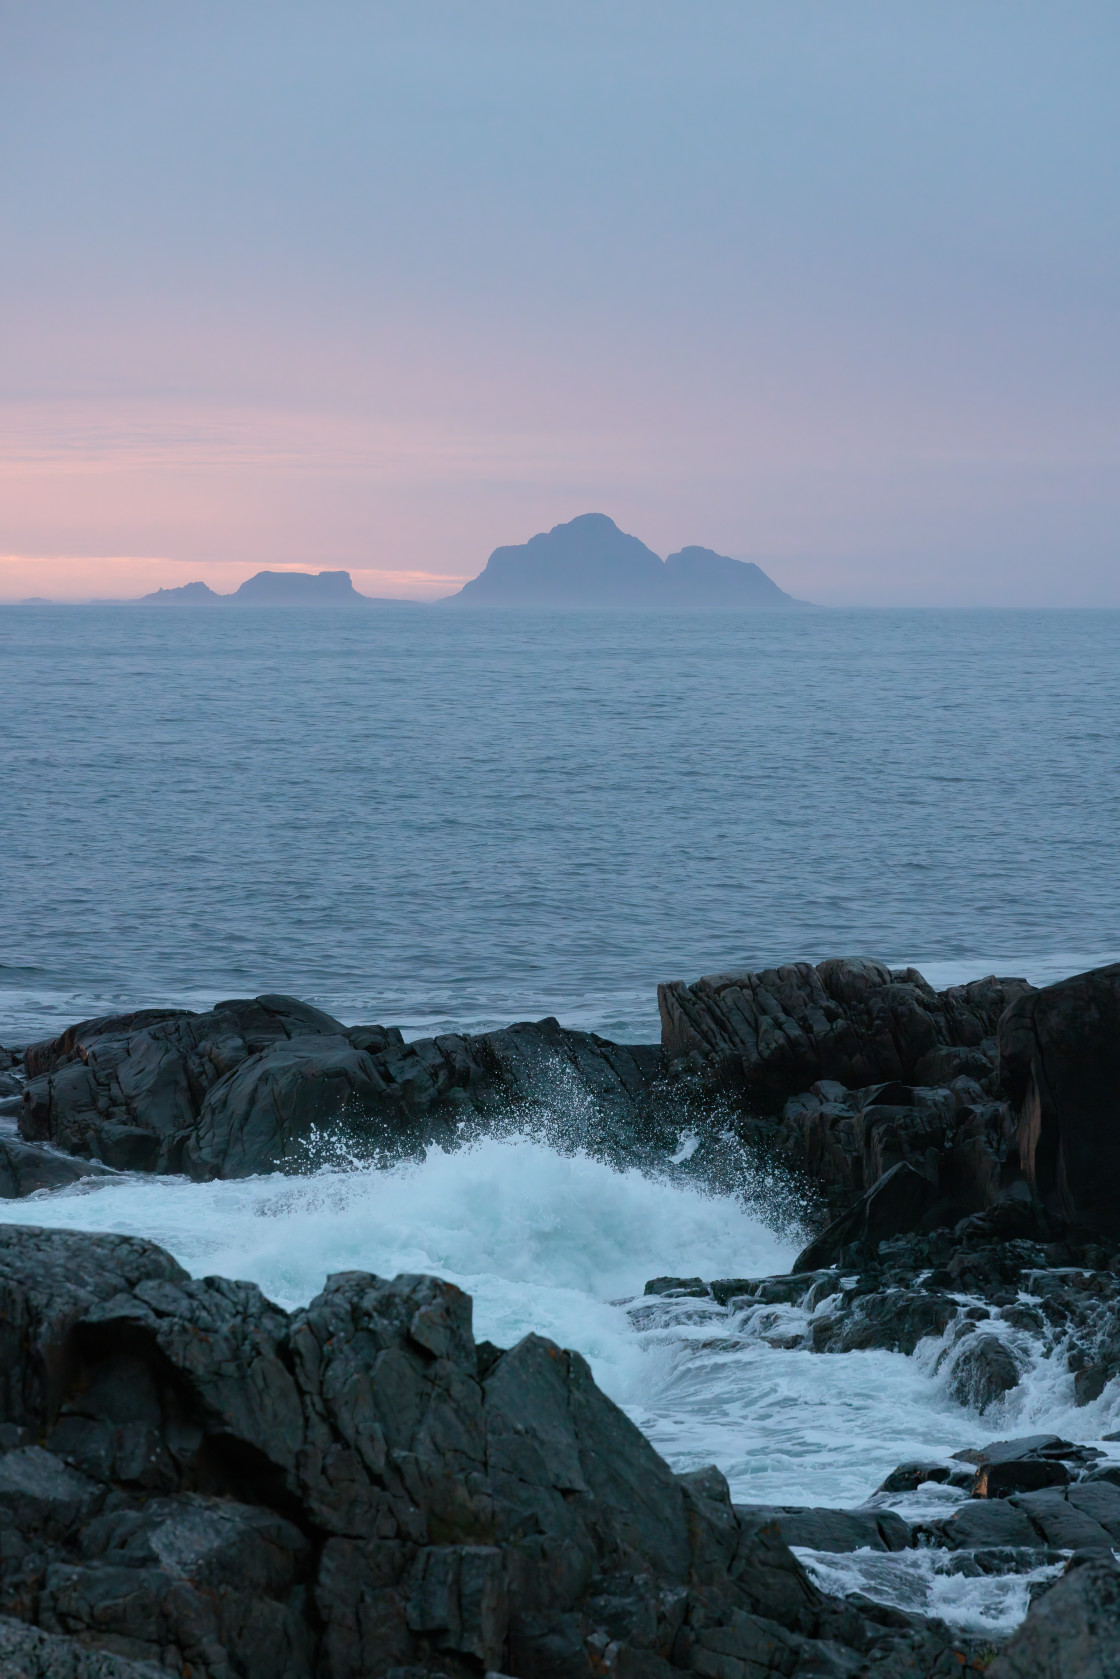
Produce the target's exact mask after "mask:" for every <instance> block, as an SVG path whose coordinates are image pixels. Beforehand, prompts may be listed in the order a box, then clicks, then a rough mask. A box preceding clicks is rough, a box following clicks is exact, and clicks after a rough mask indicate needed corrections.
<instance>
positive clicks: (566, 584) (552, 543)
mask: <svg viewBox="0 0 1120 1679" xmlns="http://www.w3.org/2000/svg"><path fill="white" fill-rule="evenodd" d="M439 604H440V605H443V606H447V605H459V606H546V607H566V608H579V607H611V606H613V607H620V606H622V607H642V608H646V609H650V608H652V609H655V610H661V611H676V612H688V611H708V610H712V609H721V608H722V609H724V610H743V609H749V610H751V611H757V610H760V609H762V610H775V609H778V610H786V609H788V608H799V607H805V606H807V605H808V604H809V603H808V602H807V601H800V600H795V599H794V597H793V596H792V595H787V594H786V592H785V590H784V589H779V587H778V585H777V584H776V583H775V582H774V580H773V579H772V578H770V577H767V575H766V573H765V572H764V571H763V570H762V568H761V567H760V566H757V565H754V564H753V563H752V562H751V561H749V560H733V559H731V558H730V557H729V556H728V555H727V554H717V553H715V552H714V551H713V550H712V549H711V548H696V547H691V548H681V549H680V550H679V551H678V552H677V553H676V554H670V555H669V557H668V559H666V560H662V559H660V558H659V557H658V555H657V554H655V553H654V552H653V550H652V548H647V547H646V545H645V543H644V542H640V541H639V540H638V538H637V537H636V536H628V535H627V534H626V532H625V531H621V530H619V528H618V526H617V525H616V524H615V522H614V520H613V519H609V518H608V517H607V515H606V514H605V513H583V514H581V515H580V516H579V517H578V518H576V519H570V520H569V521H568V523H567V524H566V525H554V526H553V528H552V529H551V530H550V531H547V532H542V533H541V534H540V535H538V536H534V537H530V539H529V541H528V542H523V543H521V544H520V546H518V547H509V548H495V550H494V552H493V553H492V554H491V556H490V558H489V560H488V561H487V563H486V565H485V567H484V569H483V570H482V571H481V572H480V573H479V575H478V576H477V577H474V578H472V579H471V581H470V582H469V583H467V584H465V585H464V586H463V588H461V589H460V590H459V591H458V593H457V594H454V595H448V596H446V597H445V598H444V600H443V601H441V602H440V603H439Z"/></svg>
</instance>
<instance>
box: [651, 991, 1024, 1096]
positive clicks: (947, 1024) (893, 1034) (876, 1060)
mask: <svg viewBox="0 0 1120 1679" xmlns="http://www.w3.org/2000/svg"><path fill="white" fill-rule="evenodd" d="M1029 990H1030V987H1029V986H1028V985H1027V982H1026V981H1025V980H1020V979H996V978H994V977H992V978H988V979H982V980H976V981H974V982H973V983H972V984H970V985H958V986H951V987H950V988H949V989H948V990H945V991H935V990H934V989H933V987H932V986H931V985H929V984H928V983H927V981H926V980H925V979H923V978H922V976H921V974H920V973H919V972H918V970H917V969H916V968H904V969H897V970H892V969H890V968H887V967H885V966H884V964H883V963H881V962H872V961H867V960H841V959H837V960H831V961H827V962H820V963H818V964H817V965H816V966H815V967H814V966H813V965H812V964H811V963H809V962H795V963H790V964H788V965H787V966H785V967H781V968H766V969H763V970H761V971H759V972H755V973H727V974H711V975H708V976H707V977H705V978H703V979H699V980H697V981H696V983H695V984H693V985H685V984H683V983H681V982H674V983H672V984H669V985H660V986H658V989H657V999H658V1006H659V1008H660V1011H661V1042H662V1045H663V1046H664V1048H665V1051H666V1053H667V1054H668V1055H669V1056H670V1057H672V1058H673V1059H674V1060H677V1061H680V1060H687V1061H688V1062H689V1063H690V1064H691V1065H692V1066H693V1067H694V1068H695V1069H696V1070H697V1071H702V1072H704V1073H706V1074H707V1075H708V1076H709V1078H711V1079H713V1080H715V1081H718V1082H719V1083H720V1084H721V1085H724V1086H726V1087H728V1088H738V1089H740V1090H742V1091H743V1092H745V1093H747V1094H748V1095H750V1096H751V1097H752V1098H754V1099H755V1100H756V1101H757V1102H758V1103H759V1104H760V1105H762V1106H763V1107H765V1106H767V1105H769V1106H770V1107H772V1108H773V1107H779V1106H780V1105H781V1103H782V1102H784V1101H785V1100H786V1099H787V1098H788V1097H790V1096H793V1095H796V1094H797V1093H798V1092H799V1091H805V1090H809V1089H810V1088H811V1087H812V1086H813V1085H814V1084H816V1083H817V1082H818V1081H819V1080H821V1079H828V1080H834V1081H836V1082H837V1083H839V1084H841V1085H844V1086H846V1087H847V1088H849V1089H859V1088H862V1087H865V1086H867V1085H874V1084H883V1083H887V1082H890V1081H898V1082H900V1083H903V1084H907V1085H926V1084H929V1085H942V1084H945V1083H948V1082H950V1081H951V1079H953V1078H955V1077H958V1076H960V1075H961V1074H965V1075H968V1076H970V1077H973V1078H975V1077H977V1076H978V1075H979V1076H985V1075H987V1074H989V1073H991V1071H992V1070H993V1068H994V1065H995V1055H994V1042H993V1039H994V1035H995V1032H996V1028H997V1025H998V1022H999V1018H1000V1015H1001V1014H1002V1013H1003V1011H1004V1009H1006V1008H1007V1007H1008V1005H1009V1004H1010V1003H1011V1002H1012V1001H1014V1000H1015V999H1016V998H1018V997H1020V996H1022V995H1024V994H1025V993H1027V992H1028V991H1029Z"/></svg>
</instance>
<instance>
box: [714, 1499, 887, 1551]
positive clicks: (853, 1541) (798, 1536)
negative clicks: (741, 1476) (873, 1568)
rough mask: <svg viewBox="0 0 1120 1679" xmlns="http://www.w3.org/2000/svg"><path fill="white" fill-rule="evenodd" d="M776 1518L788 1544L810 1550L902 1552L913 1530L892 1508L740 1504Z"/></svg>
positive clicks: (771, 1518)
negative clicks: (831, 1507) (828, 1507)
mask: <svg viewBox="0 0 1120 1679" xmlns="http://www.w3.org/2000/svg"><path fill="white" fill-rule="evenodd" d="M739 1508H740V1510H743V1509H747V1508H750V1509H752V1510H753V1511H754V1514H755V1515H759V1516H761V1515H765V1516H766V1517H767V1518H768V1519H770V1520H771V1521H773V1523H774V1525H775V1527H776V1528H777V1530H778V1532H779V1533H780V1534H781V1536H782V1538H783V1539H784V1540H785V1542H786V1544H787V1545H798V1546H801V1547H803V1548H804V1549H805V1550H809V1551H860V1550H871V1551H903V1550H905V1549H906V1547H907V1546H908V1545H909V1543H910V1529H909V1527H908V1526H907V1524H906V1522H904V1521H903V1519H902V1517H901V1516H899V1515H896V1514H895V1512H894V1511H893V1510H825V1509H810V1508H799V1507H795V1506H791V1505H782V1506H778V1505H773V1506H765V1507H764V1506H740V1507H739Z"/></svg>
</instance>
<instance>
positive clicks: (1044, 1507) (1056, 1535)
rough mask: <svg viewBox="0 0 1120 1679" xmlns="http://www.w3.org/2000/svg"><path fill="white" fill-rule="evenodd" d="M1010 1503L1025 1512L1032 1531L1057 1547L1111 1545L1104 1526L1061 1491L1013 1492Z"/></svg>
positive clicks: (1077, 1548)
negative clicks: (1033, 1529)
mask: <svg viewBox="0 0 1120 1679" xmlns="http://www.w3.org/2000/svg"><path fill="white" fill-rule="evenodd" d="M1011 1502H1012V1503H1013V1504H1014V1505H1015V1507H1016V1509H1019V1510H1022V1511H1024V1512H1025V1513H1026V1515H1027V1516H1028V1517H1029V1518H1030V1520H1031V1522H1032V1523H1033V1525H1034V1527H1035V1530H1036V1531H1037V1532H1038V1533H1039V1534H1041V1536H1042V1538H1043V1539H1044V1540H1045V1541H1046V1543H1047V1544H1048V1545H1052V1546H1053V1547H1054V1548H1055V1549H1056V1550H1063V1551H1083V1550H1095V1549H1100V1548H1101V1547H1105V1548H1107V1547H1109V1546H1110V1545H1111V1542H1112V1541H1111V1536H1110V1535H1109V1532H1108V1530H1107V1528H1105V1527H1103V1526H1102V1525H1101V1523H1100V1522H1098V1521H1097V1520H1096V1519H1095V1518H1094V1517H1093V1516H1091V1515H1089V1514H1087V1513H1086V1511H1084V1510H1083V1509H1080V1508H1079V1507H1078V1506H1077V1505H1076V1504H1072V1503H1071V1502H1070V1500H1069V1499H1068V1497H1067V1496H1066V1494H1065V1493H1064V1492H1021V1493H1014V1494H1012V1499H1011Z"/></svg>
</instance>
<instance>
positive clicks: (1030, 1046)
mask: <svg viewBox="0 0 1120 1679" xmlns="http://www.w3.org/2000/svg"><path fill="white" fill-rule="evenodd" d="M999 1068H1000V1078H1001V1080H1002V1083H1003V1086H1004V1089H1005V1090H1006V1092H1007V1094H1008V1096H1009V1097H1010V1099H1011V1102H1012V1104H1013V1108H1014V1113H1015V1117H1016V1121H1017V1128H1018V1145H1019V1157H1020V1163H1021V1166H1022V1170H1023V1172H1024V1174H1025V1176H1026V1178H1027V1181H1028V1182H1029V1184H1030V1185H1031V1187H1032V1188H1033V1190H1034V1191H1035V1193H1036V1194H1037V1195H1038V1196H1039V1197H1040V1198H1041V1199H1042V1200H1043V1201H1044V1202H1045V1204H1046V1205H1047V1206H1048V1207H1050V1208H1052V1209H1053V1210H1054V1211H1055V1212H1057V1213H1059V1214H1060V1215H1061V1216H1062V1217H1063V1218H1065V1219H1067V1220H1069V1221H1071V1222H1074V1223H1077V1224H1080V1225H1084V1226H1088V1227H1089V1228H1090V1229H1092V1230H1095V1231H1097V1232H1098V1233H1100V1234H1101V1235H1103V1236H1105V1237H1108V1238H1110V1239H1112V1240H1117V1239H1120V1196H1118V1195H1117V1192H1116V1186H1117V1184H1118V1183H1120V963H1115V964H1113V965H1112V966H1111V967H1107V968H1094V969H1092V970H1090V972H1088V973H1084V974H1077V975H1075V976H1074V977H1073V978H1072V979H1063V980H1060V981H1059V982H1058V983H1057V984H1056V985H1048V986H1046V987H1044V988H1043V989H1042V990H1041V991H1035V992H1030V993H1026V994H1024V995H1022V996H1020V997H1018V998H1016V999H1014V1000H1013V1001H1012V1003H1011V1005H1010V1006H1009V1008H1008V1010H1007V1013H1006V1014H1005V1016H1004V1017H1003V1019H1002V1020H1001V1021H1000V1025H999Z"/></svg>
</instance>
